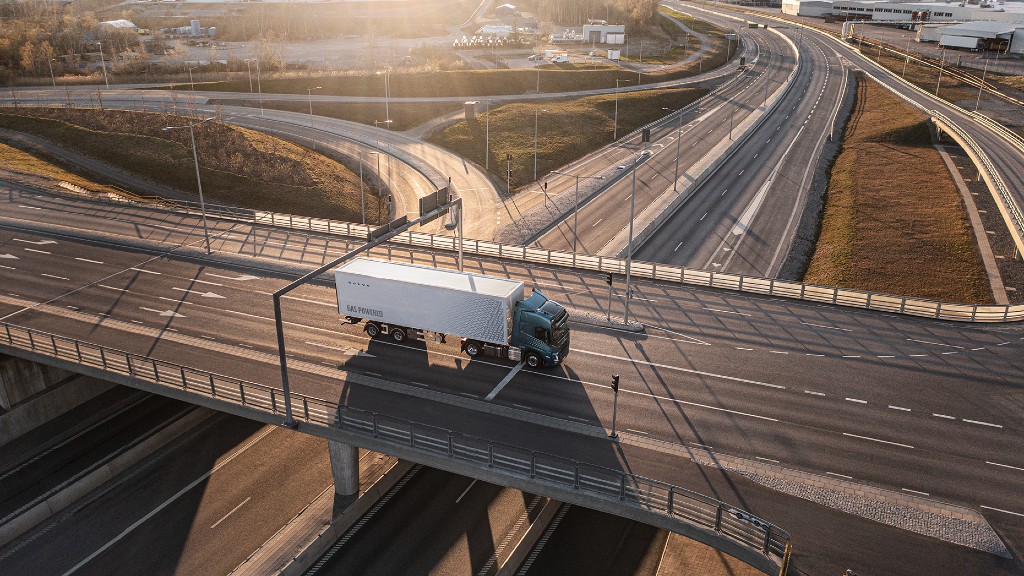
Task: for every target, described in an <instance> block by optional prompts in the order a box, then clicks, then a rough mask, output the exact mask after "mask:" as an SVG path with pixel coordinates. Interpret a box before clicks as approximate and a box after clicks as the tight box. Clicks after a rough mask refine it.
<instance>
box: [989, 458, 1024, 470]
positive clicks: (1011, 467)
mask: <svg viewBox="0 0 1024 576" xmlns="http://www.w3.org/2000/svg"><path fill="white" fill-rule="evenodd" d="M985 464H991V465H993V466H1002V467H1003V468H1010V469H1012V470H1020V471H1021V472H1024V468H1020V467H1018V466H1010V465H1009V464H1000V463H999V462H989V461H988V460H986V461H985Z"/></svg>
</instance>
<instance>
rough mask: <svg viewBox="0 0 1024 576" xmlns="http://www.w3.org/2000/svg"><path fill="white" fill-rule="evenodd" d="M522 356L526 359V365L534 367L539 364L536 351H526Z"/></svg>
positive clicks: (538, 356)
mask: <svg viewBox="0 0 1024 576" xmlns="http://www.w3.org/2000/svg"><path fill="white" fill-rule="evenodd" d="M523 358H524V360H525V361H526V365H527V366H529V367H530V368H536V367H537V366H540V364H541V360H540V355H539V354H537V353H536V352H527V353H526V356H524V357H523Z"/></svg>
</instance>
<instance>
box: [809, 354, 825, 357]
mask: <svg viewBox="0 0 1024 576" xmlns="http://www.w3.org/2000/svg"><path fill="white" fill-rule="evenodd" d="M805 356H816V357H818V358H824V357H825V355H824V354H805Z"/></svg>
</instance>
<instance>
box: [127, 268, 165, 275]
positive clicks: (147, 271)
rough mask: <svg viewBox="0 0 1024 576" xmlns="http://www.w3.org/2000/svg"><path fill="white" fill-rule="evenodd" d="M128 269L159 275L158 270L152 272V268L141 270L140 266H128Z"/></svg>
mask: <svg viewBox="0 0 1024 576" xmlns="http://www.w3.org/2000/svg"><path fill="white" fill-rule="evenodd" d="M129 270H135V271H136V272H143V273H146V274H154V275H156V276H159V275H160V273H159V272H153V271H152V270H143V269H142V268H129Z"/></svg>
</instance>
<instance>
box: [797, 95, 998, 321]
mask: <svg viewBox="0 0 1024 576" xmlns="http://www.w3.org/2000/svg"><path fill="white" fill-rule="evenodd" d="M804 281H805V282H809V283H814V284H827V285H832V286H841V287H846V288H854V289H860V290H870V291H874V292H885V293H891V294H902V295H907V296H916V297H919V298H929V299H934V300H944V301H952V302H967V303H976V304H988V303H992V294H991V291H990V289H989V287H988V283H987V281H986V277H985V274H984V268H983V266H982V262H981V258H980V256H979V255H978V251H977V246H976V244H975V242H974V238H973V234H972V232H971V229H970V224H969V222H968V220H967V217H966V215H965V213H964V208H963V204H962V201H961V199H960V195H959V193H958V192H957V189H956V186H955V184H954V183H953V180H952V178H951V177H950V175H949V172H948V170H947V169H946V167H945V164H944V163H943V161H942V158H941V157H940V156H939V154H938V152H937V151H936V150H935V149H934V148H933V147H932V135H931V132H930V130H929V126H928V119H927V117H926V116H924V115H923V114H922V113H920V112H918V111H917V110H916V109H914V108H912V107H910V106H909V105H908V104H906V103H904V102H903V101H902V100H899V99H898V98H896V97H895V96H893V95H892V94H890V93H889V92H888V91H887V90H885V89H884V88H882V87H881V86H879V85H878V84H876V83H875V82H873V81H871V80H869V79H867V78H864V77H861V78H859V79H858V101H857V104H856V106H855V108H854V111H853V114H852V116H851V118H850V120H849V122H848V123H847V126H846V134H845V137H844V140H843V145H842V152H841V153H840V155H839V157H838V158H837V159H836V163H835V166H834V167H833V171H832V177H831V181H830V182H829V187H828V192H827V195H826V204H825V212H824V219H823V221H822V225H821V231H820V234H819V237H818V242H817V246H816V249H815V252H814V256H813V258H812V259H811V263H810V266H809V267H808V270H807V273H806V274H805V276H804Z"/></svg>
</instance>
